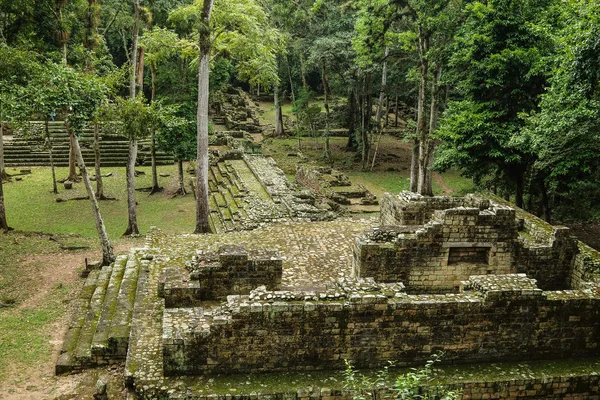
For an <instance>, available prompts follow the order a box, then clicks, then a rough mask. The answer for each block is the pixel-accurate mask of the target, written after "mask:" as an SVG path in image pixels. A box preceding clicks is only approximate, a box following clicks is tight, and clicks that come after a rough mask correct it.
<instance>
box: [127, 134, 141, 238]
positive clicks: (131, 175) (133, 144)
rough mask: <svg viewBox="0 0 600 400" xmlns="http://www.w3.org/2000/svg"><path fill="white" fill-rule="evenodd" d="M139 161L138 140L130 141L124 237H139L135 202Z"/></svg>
mask: <svg viewBox="0 0 600 400" xmlns="http://www.w3.org/2000/svg"><path fill="white" fill-rule="evenodd" d="M136 159H137V140H136V139H135V138H130V139H129V159H128V160H127V216H128V219H129V221H128V223H127V230H126V231H125V233H124V234H123V235H124V236H129V235H139V233H140V230H139V229H138V224H137V212H136V202H135V160H136Z"/></svg>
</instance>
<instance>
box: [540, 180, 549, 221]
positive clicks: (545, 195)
mask: <svg viewBox="0 0 600 400" xmlns="http://www.w3.org/2000/svg"><path fill="white" fill-rule="evenodd" d="M540 190H541V192H542V214H543V216H544V221H546V222H547V223H551V222H552V212H551V209H550V199H549V197H548V189H547V188H546V182H544V179H540Z"/></svg>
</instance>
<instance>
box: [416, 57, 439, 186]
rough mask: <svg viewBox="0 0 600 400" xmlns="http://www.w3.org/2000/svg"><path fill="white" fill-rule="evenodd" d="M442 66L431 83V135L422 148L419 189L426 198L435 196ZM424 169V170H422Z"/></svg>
mask: <svg viewBox="0 0 600 400" xmlns="http://www.w3.org/2000/svg"><path fill="white" fill-rule="evenodd" d="M442 68H443V67H442V64H438V65H437V67H436V70H435V73H434V74H433V79H432V81H431V107H430V109H429V133H428V135H427V137H426V138H425V141H426V142H427V143H426V145H425V146H422V147H421V150H424V151H425V153H424V154H421V155H420V156H421V158H422V159H423V164H422V166H421V165H420V166H419V188H418V191H419V193H420V194H422V195H424V196H433V186H432V179H431V174H432V172H431V167H432V166H433V152H434V150H435V141H434V140H433V133H434V132H435V130H436V129H437V121H438V115H439V107H438V104H439V92H440V90H439V89H440V88H439V82H440V78H441V76H442ZM421 167H422V168H421Z"/></svg>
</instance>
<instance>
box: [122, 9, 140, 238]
mask: <svg viewBox="0 0 600 400" xmlns="http://www.w3.org/2000/svg"><path fill="white" fill-rule="evenodd" d="M134 9H135V19H134V27H133V45H132V49H131V79H130V82H129V85H130V86H129V96H130V97H131V98H132V99H134V98H135V97H136V94H137V93H136V91H137V79H136V74H137V72H138V63H137V58H138V36H139V31H140V0H134ZM136 159H137V139H136V138H135V137H134V136H130V137H129V155H128V159H127V168H126V176H127V217H128V221H127V229H126V230H125V233H124V234H123V235H124V236H129V235H139V233H140V230H139V228H138V224H137V207H136V201H135V161H136Z"/></svg>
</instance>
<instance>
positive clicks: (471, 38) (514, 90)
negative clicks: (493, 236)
mask: <svg viewBox="0 0 600 400" xmlns="http://www.w3.org/2000/svg"><path fill="white" fill-rule="evenodd" d="M551 4H552V0H527V1H517V0H493V1H489V2H486V3H482V2H479V1H476V2H473V3H471V4H469V5H468V6H467V7H466V15H465V23H464V24H462V25H461V27H460V28H459V30H458V34H457V36H456V40H455V43H454V45H453V47H452V51H453V55H452V57H451V59H450V64H449V65H450V67H451V68H452V73H453V75H454V81H455V84H456V86H457V91H456V93H455V97H454V101H451V102H450V103H449V105H448V109H447V110H446V112H445V115H444V118H443V119H442V120H441V121H440V128H439V135H438V137H439V138H440V139H441V140H442V141H443V143H442V145H441V147H440V149H439V154H438V159H437V161H436V164H437V167H438V168H440V169H446V168H449V167H455V168H459V169H462V170H463V173H464V174H465V175H466V176H469V177H472V178H473V179H474V180H475V182H476V183H484V182H487V184H488V186H490V187H492V188H500V189H501V190H502V191H504V192H505V193H506V194H507V195H510V194H514V195H515V202H516V204H517V206H519V207H523V205H524V204H523V196H524V190H525V176H526V173H527V171H528V169H529V168H530V167H531V165H532V162H533V161H534V160H535V154H534V152H533V151H532V149H531V148H530V147H527V146H523V144H522V143H519V142H518V141H516V140H515V138H518V137H519V133H520V131H521V129H523V127H524V125H525V121H524V119H523V118H521V113H528V112H531V111H532V110H534V109H535V108H536V107H537V105H538V103H539V99H540V95H541V94H542V93H543V92H544V90H545V88H546V85H547V76H548V73H549V65H548V63H547V62H546V61H545V58H544V56H546V55H549V54H550V53H551V50H552V43H551V41H550V40H549V35H548V33H549V32H550V31H551V29H550V26H549V25H548V24H549V21H548V20H547V18H548V13H547V12H546V11H547V10H548V9H549V6H550V5H551Z"/></svg>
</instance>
